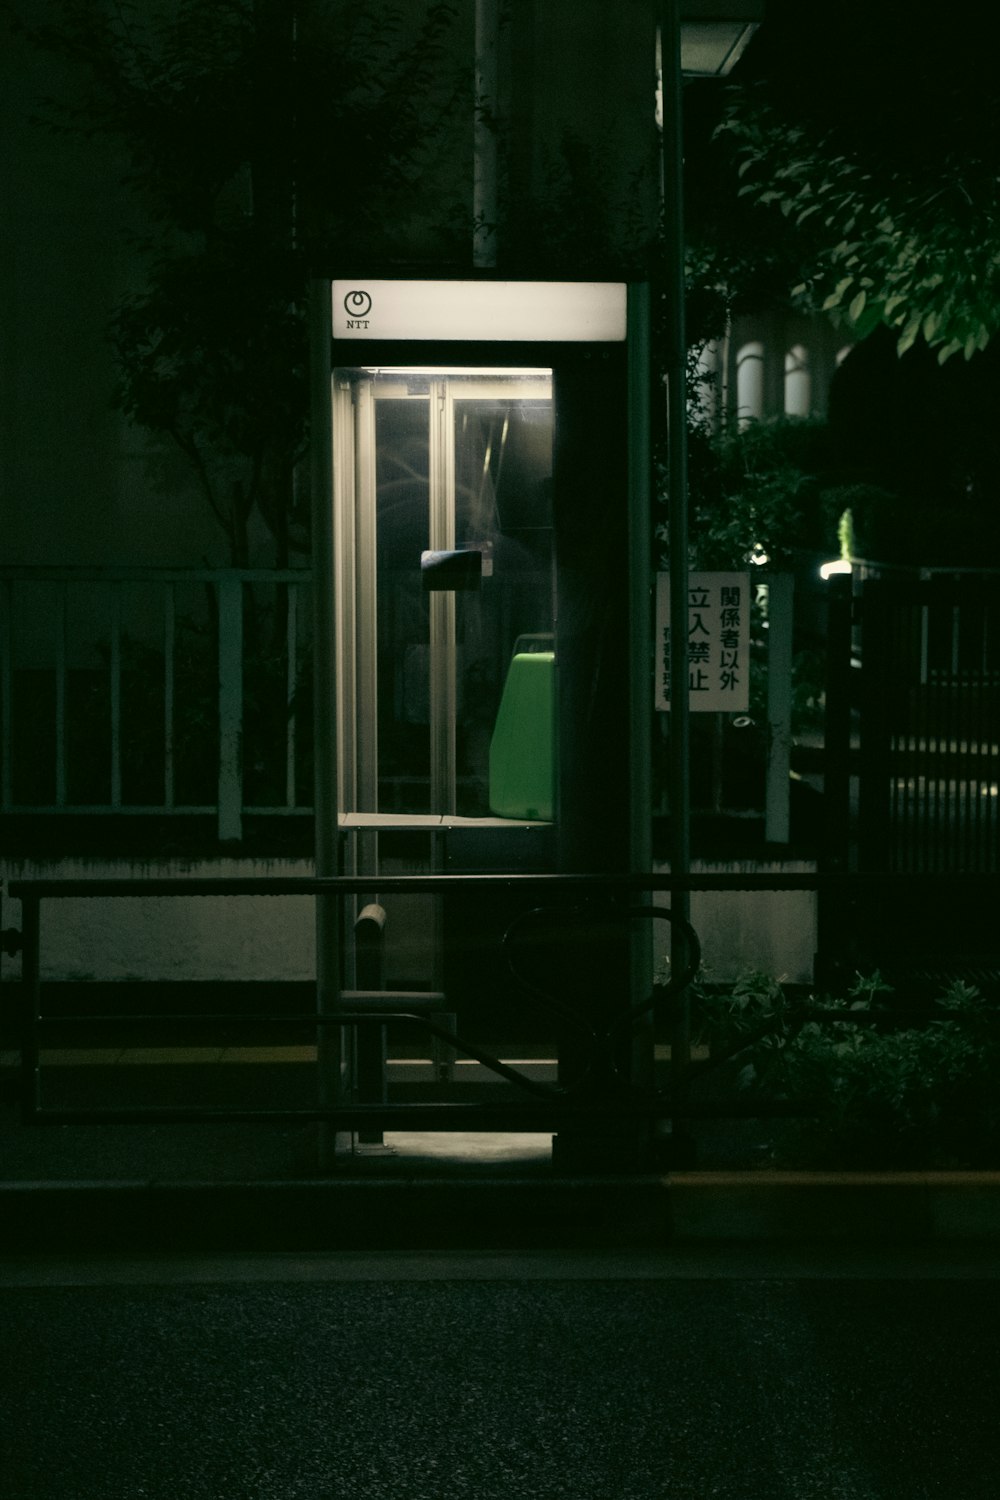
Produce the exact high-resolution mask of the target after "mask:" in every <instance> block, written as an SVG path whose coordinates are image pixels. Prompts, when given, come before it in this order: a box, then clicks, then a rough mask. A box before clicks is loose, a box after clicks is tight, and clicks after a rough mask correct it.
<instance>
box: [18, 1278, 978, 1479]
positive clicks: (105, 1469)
mask: <svg viewBox="0 0 1000 1500" xmlns="http://www.w3.org/2000/svg"><path fill="white" fill-rule="evenodd" d="M708 1253H709V1255H710V1256H714V1257H715V1264H716V1265H717V1266H718V1267H719V1270H718V1274H715V1273H713V1271H712V1264H713V1261H712V1260H711V1259H710V1260H709V1261H707V1262H706V1263H705V1264H704V1265H702V1264H700V1263H699V1260H698V1253H697V1252H696V1251H694V1250H692V1251H688V1252H685V1256H686V1258H685V1256H681V1257H680V1258H679V1259H678V1258H677V1257H676V1256H675V1257H674V1258H672V1259H671V1257H670V1256H669V1255H661V1256H660V1257H659V1258H657V1257H655V1256H653V1257H646V1258H643V1257H641V1256H640V1257H639V1258H638V1260H633V1261H632V1262H629V1261H627V1260H622V1261H616V1260H615V1258H613V1257H612V1258H605V1259H600V1258H598V1259H597V1260H590V1261H588V1260H587V1259H586V1258H584V1259H583V1260H581V1259H580V1258H579V1257H578V1258H576V1259H575V1260H574V1259H573V1258H572V1257H571V1256H570V1257H567V1256H566V1255H562V1256H560V1255H558V1254H553V1255H552V1256H545V1255H535V1256H533V1257H528V1258H526V1259H524V1260H522V1261H518V1260H517V1259H516V1258H514V1259H512V1260H503V1259H497V1258H493V1259H491V1258H490V1257H489V1256H482V1255H481V1256H479V1257H478V1258H477V1257H471V1258H470V1257H469V1256H460V1255H455V1256H448V1255H441V1256H438V1257H437V1258H435V1259H433V1260H432V1261H431V1262H430V1270H429V1271H428V1269H427V1267H428V1262H427V1261H426V1260H421V1259H420V1258H419V1257H417V1258H412V1257H411V1258H410V1259H409V1260H408V1259H407V1258H406V1257H403V1258H399V1257H397V1258H395V1259H393V1258H392V1257H378V1256H376V1257H364V1256H360V1257H359V1256H355V1257H354V1258H353V1259H352V1258H351V1257H343V1256H341V1257H339V1258H338V1257H337V1256H316V1257H304V1258H299V1259H298V1260H296V1259H295V1258H294V1257H292V1258H289V1257H284V1258H282V1257H276V1258H268V1257H258V1258H256V1259H251V1260H247V1259H246V1258H244V1259H243V1260H240V1259H239V1258H230V1259H228V1260H227V1259H225V1258H223V1259H221V1260H216V1261H213V1262H211V1263H210V1264H209V1263H204V1264H202V1265H201V1269H200V1270H199V1268H198V1263H196V1262H191V1263H184V1262H171V1261H162V1262H160V1261H157V1260H156V1259H155V1258H154V1259H147V1260H145V1261H142V1262H140V1263H138V1268H137V1267H136V1266H135V1265H133V1266H132V1267H131V1269H129V1266H128V1264H127V1263H122V1264H121V1265H120V1266H118V1265H116V1263H115V1262H113V1261H106V1262H105V1261H95V1262H93V1263H88V1264H87V1265H85V1266H83V1269H82V1270H81V1268H80V1266H76V1267H74V1264H73V1262H71V1261H70V1262H67V1261H62V1262H58V1263H56V1264H55V1266H54V1268H49V1269H45V1267H44V1265H43V1263H41V1262H39V1268H38V1269H37V1271H36V1270H35V1269H33V1268H32V1265H31V1263H30V1262H26V1261H24V1262H8V1263H7V1266H6V1272H4V1270H3V1268H2V1267H0V1287H2V1289H0V1320H2V1321H0V1327H2V1331H3V1351H4V1357H3V1360H2V1361H0V1401H2V1421H0V1476H2V1485H0V1488H2V1492H3V1494H4V1496H5V1497H6V1500H341V1497H343V1500H382V1497H395V1500H709V1497H712V1500H786V1497H789V1500H791V1497H794V1500H929V1497H932V1496H934V1497H937V1496H942V1497H944V1496H947V1497H948V1500H996V1496H997V1495H998V1494H1000V1399H998V1398H1000V1381H998V1374H1000V1299H998V1297H997V1295H996V1293H997V1281H996V1266H995V1265H994V1264H992V1263H991V1262H988V1261H985V1260H983V1261H982V1262H981V1264H980V1265H979V1267H978V1269H977V1267H976V1265H975V1264H973V1265H971V1266H966V1267H965V1268H964V1269H960V1270H959V1272H957V1273H956V1272H954V1270H953V1269H949V1268H948V1266H947V1265H946V1264H944V1263H943V1262H942V1263H940V1264H938V1265H937V1266H936V1267H934V1266H932V1267H931V1268H930V1269H929V1270H928V1269H927V1268H926V1267H919V1266H914V1265H912V1264H909V1263H908V1262H907V1261H906V1260H905V1259H902V1258H900V1259H897V1260H894V1258H893V1254H892V1252H884V1253H883V1252H879V1253H878V1255H876V1256H875V1257H874V1259H870V1260H862V1262H860V1263H857V1262H856V1263H855V1264H853V1265H852V1266H850V1267H845V1266H844V1265H839V1264H838V1261H837V1259H836V1258H835V1257H833V1258H829V1259H828V1261H827V1262H826V1263H824V1264H815V1263H814V1264H813V1265H812V1268H811V1269H807V1270H806V1272H805V1273H803V1271H802V1267H801V1265H800V1264H799V1263H798V1262H797V1261H796V1258H795V1255H794V1253H792V1252H787V1253H786V1255H785V1258H784V1260H782V1259H780V1258H779V1259H778V1260H777V1261H774V1260H772V1262H771V1264H770V1266H769V1267H764V1268H763V1269H762V1267H761V1264H760V1256H759V1254H758V1259H757V1261H756V1262H755V1261H753V1260H751V1259H749V1258H744V1260H743V1262H742V1263H737V1264H733V1263H732V1261H731V1260H730V1261H727V1262H725V1263H723V1262H720V1261H719V1257H720V1256H724V1255H725V1253H726V1252H724V1251H721V1250H719V1249H716V1250H714V1251H712V1252H708ZM706 1266H707V1270H706ZM421 1268H423V1269H421Z"/></svg>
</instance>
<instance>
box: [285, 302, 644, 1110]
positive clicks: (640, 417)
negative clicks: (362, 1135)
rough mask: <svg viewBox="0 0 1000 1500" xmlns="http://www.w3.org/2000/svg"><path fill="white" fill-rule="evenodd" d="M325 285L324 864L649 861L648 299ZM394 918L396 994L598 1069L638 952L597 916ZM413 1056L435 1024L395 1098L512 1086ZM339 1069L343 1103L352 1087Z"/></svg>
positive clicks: (409, 910)
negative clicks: (604, 1028)
mask: <svg viewBox="0 0 1000 1500" xmlns="http://www.w3.org/2000/svg"><path fill="white" fill-rule="evenodd" d="M326 285H328V286H329V288H330V291H329V303H328V304H327V306H328V308H329V313H328V314H327V315H328V316H332V343H331V355H330V367H329V377H330V390H331V401H330V444H329V446H330V454H331V462H330V466H329V471H328V478H327V479H325V480H322V481H321V483H322V484H328V488H329V503H328V504H327V506H326V507H325V509H324V510H323V511H322V513H321V514H320V515H319V516H318V517H317V518H316V519H315V521H314V524H315V525H317V527H319V528H320V529H321V530H324V529H325V531H326V534H325V536H322V535H321V536H320V537H319V538H317V539H316V542H315V551H316V557H317V559H318V567H317V584H316V586H317V587H318V588H320V587H325V588H327V589H329V590H330V592H331V594H332V606H331V609H330V612H329V625H328V629H329V631H332V635H333V645H332V648H331V650H332V660H331V668H332V674H333V677H334V678H335V682H336V689H335V697H336V715H335V723H334V722H331V724H330V726H329V729H330V732H329V735H328V736H327V741H328V742H329V743H330V744H331V745H335V746H336V752H335V753H336V772H335V775H334V774H333V772H332V770H331V772H330V774H329V776H328V778H327V781H328V783H329V784H330V785H331V786H332V785H333V784H335V786H336V806H335V808H334V807H333V805H332V802H331V803H330V804H329V805H328V806H327V807H326V808H325V809H324V807H323V806H322V804H321V795H320V794H321V792H322V789H323V788H322V785H321V786H320V788H319V789H318V797H317V804H318V805H317V817H318V819H319V820H320V822H321V824H322V823H323V821H324V819H325V821H326V824H327V825H329V826H328V827H327V828H326V830H325V832H324V829H323V828H321V829H320V836H319V848H318V869H319V872H320V873H327V874H330V873H341V874H358V875H371V876H382V877H389V876H394V875H406V874H429V873H442V874H464V873H487V874H530V873H583V872H592V873H608V872H615V871H626V870H629V869H630V868H631V869H635V868H646V869H648V853H647V852H646V851H645V850H644V847H643V838H644V836H645V829H646V827H648V821H649V801H648V792H645V793H644V782H643V776H642V774H641V772H640V773H638V774H637V771H636V766H637V764H638V763H639V762H641V759H642V756H641V753H640V754H639V755H638V757H637V753H636V745H635V743H634V739H635V737H634V736H633V733H632V727H633V725H634V723H635V716H636V705H635V701H634V697H635V694H636V693H637V692H641V693H642V694H643V695H644V708H643V712H642V713H641V714H640V715H639V717H640V720H641V722H642V724H647V723H648V717H647V715H648V708H649V703H650V702H651V697H652V690H651V682H650V681H649V675H648V674H649V667H648V657H646V658H645V659H644V660H643V661H642V662H640V663H637V662H636V660H635V657H636V651H637V648H636V618H637V617H638V619H639V620H640V621H643V620H644V618H645V614H646V603H645V597H646V596H648V579H647V580H646V581H645V582H643V581H642V580H639V589H640V592H639V593H638V594H636V592H635V586H636V582H637V580H636V578H635V576H634V575H635V570H636V566H637V563H636V558H637V557H639V556H641V557H642V564H641V565H638V566H640V571H641V567H642V566H645V565H646V563H645V553H646V551H647V550H648V547H649V534H648V525H647V522H646V521H645V519H644V517H645V515H646V510H645V509H644V507H645V506H646V504H647V502H648V472H649V471H648V446H646V445H645V438H644V433H645V423H646V413H647V411H648V386H647V382H646V365H647V363H648V361H647V360H646V357H645V354H644V352H643V351H644V349H645V344H644V341H643V340H644V334H645V327H646V324H647V322H648V318H647V316H646V311H645V300H644V291H645V289H640V291H639V293H638V294H636V293H632V294H631V295H630V289H629V288H627V287H626V286H625V285H624V284H621V283H524V282H486V281H480V282H471V281H453V282H442V281H402V280H401V281H392V280H378V279H376V280H368V279H364V278H355V279H348V280H339V279H336V280H334V281H333V282H332V285H330V284H326ZM637 298H638V299H639V300H640V301H641V302H642V306H641V307H638V308H637ZM635 329H639V330H641V336H640V334H639V333H633V330H635ZM637 341H638V343H639V347H640V353H639V357H638V358H637V354H636V343H637ZM637 433H638V434H639V438H638V439H637V437H636V434H637ZM637 447H638V449H639V459H638V465H637V459H636V449H637ZM636 496H639V497H640V500H639V501H638V513H639V514H640V515H641V517H642V518H643V519H641V520H640V521H639V523H638V524H637V522H636V515H637V502H636V498H635V497H636ZM637 530H638V532H640V533H641V538H640V539H639V540H638V541H637ZM324 558H325V559H326V563H325V564H324V562H323V559H324ZM324 567H326V568H327V569H328V572H329V577H327V578H326V579H324V577H323V570H324ZM643 589H645V591H646V596H644V594H643V592H642V590H643ZM317 618H318V619H320V620H321V621H322V619H323V615H322V612H321V613H320V615H318V617H317ZM642 628H645V627H644V625H643V626H642ZM640 639H641V629H640ZM639 650H640V652H642V651H644V650H645V647H644V646H640V648H639ZM321 680H322V677H321ZM640 683H641V686H639V685H638V684H640ZM645 700H648V701H645ZM326 709H327V710H328V711H330V712H331V713H332V705H330V704H327V705H326ZM642 738H643V732H640V733H639V739H640V740H641V739H642ZM318 743H319V744H320V745H322V743H323V735H322V734H320V736H319V740H318ZM320 781H321V783H322V782H323V777H322V776H321V777H320ZM643 795H645V798H646V800H645V805H644V807H642V808H641V809H639V811H638V818H637V806H638V804H637V797H638V798H639V799H640V800H641V798H642V796H643ZM334 822H335V824H336V830H337V832H336V836H335V840H334V835H333V832H332V825H333V824H334ZM334 842H335V844H336V848H335V849H334ZM324 849H325V850H326V853H325V854H324V852H323V851H324ZM366 900H369V898H368V897H359V898H358V899H357V907H356V910H355V915H356V914H357V912H358V911H360V910H361V909H362V908H363V906H364V903H365V901H366ZM378 905H379V907H380V908H381V909H382V911H383V912H384V913H385V922H384V926H383V927H380V928H379V932H378V935H377V944H378V949H379V952H378V963H377V966H376V968H377V973H378V976H379V982H380V984H382V985H384V987H385V988H386V989H387V990H390V991H399V992H405V993H414V992H416V993H419V992H423V991H427V992H434V993H436V994H438V995H439V996H440V997H441V998H440V999H439V1000H438V1001H437V1002H435V1003H436V1005H437V1007H438V1012H439V1013H438V1016H437V1020H438V1022H440V1023H442V1024H443V1025H444V1028H445V1029H446V1030H453V1031H456V1032H457V1033H458V1035H459V1036H460V1037H462V1038H463V1039H465V1038H471V1039H472V1040H473V1041H474V1042H475V1043H476V1045H477V1046H479V1047H482V1048H483V1049H485V1050H486V1051H487V1052H488V1053H490V1054H491V1055H492V1054H493V1053H496V1055H501V1054H502V1055H503V1057H504V1058H506V1059H509V1058H511V1057H513V1058H520V1059H525V1058H527V1059H530V1061H531V1069H529V1071H530V1072H531V1073H532V1076H533V1077H543V1076H545V1070H546V1066H548V1067H549V1068H550V1071H552V1072H553V1076H554V1073H555V1072H556V1071H557V1072H558V1075H559V1077H562V1078H565V1077H566V1076H568V1074H569V1073H571V1072H572V1069H573V1067H574V1066H577V1065H579V1066H587V1067H589V1066H590V1063H589V1062H588V1063H586V1064H584V1063H580V1061H579V1057H578V1056H577V1054H578V1052H579V1038H578V1036H577V1035H576V1031H575V1030H574V1027H575V1022H573V1021H572V1020H569V1021H567V1016H568V1014H569V1012H570V1010H571V1009H572V1008H573V1007H580V1008H581V1011H582V1013H583V1014H584V1015H586V1014H587V1013H588V1011H593V1010H594V1009H595V1008H596V1009H597V1010H601V1008H602V1007H603V1008H605V1009H606V1007H607V1006H608V1005H611V1006H614V1005H615V1004H616V1003H618V1004H624V1003H627V995H626V994H624V991H627V989H628V984H629V980H628V974H629V956H628V953H627V952H625V953H624V955H623V952H622V942H624V943H625V946H626V949H627V947H628V939H627V938H624V939H622V938H621V936H620V934H617V935H613V936H612V938H611V939H610V943H609V942H605V943H604V951H603V952H602V953H598V954H597V957H596V958H595V951H596V950H595V948H594V946H593V944H594V933H595V931H596V932H597V933H598V947H600V942H599V934H600V927H601V922H600V918H599V915H598V916H597V917H595V916H594V914H593V913H591V914H590V920H589V922H586V921H585V923H584V925H585V926H588V927H589V934H585V935H584V936H581V933H580V927H579V919H578V915H577V914H576V912H575V908H574V911H573V913H568V914H566V915H565V916H561V915H560V914H559V913H558V912H556V913H555V914H552V913H549V914H548V915H546V913H545V912H542V913H539V912H538V910H537V909H538V908H539V907H540V906H542V905H544V903H542V902H540V900H539V898H538V896H537V894H536V895H535V896H533V897H531V898H530V899H529V900H526V898H525V897H524V896H523V895H519V894H518V893H517V892H515V891H509V890H505V889H502V888H501V889H498V888H497V887H491V888H490V889H489V890H487V891H483V890H482V889H481V888H480V889H472V888H469V889H468V890H465V889H463V890H460V891H458V892H457V893H449V894H448V896H447V897H446V898H444V899H442V898H432V897H429V896H426V895H410V894H399V893H395V894H394V893H387V894H385V895H384V896H382V895H381V894H380V895H379V897H378ZM574 923H576V924H577V925H576V926H575V927H574ZM340 942H341V951H340V958H339V960H338V963H339V970H338V973H337V975H335V976H330V975H329V974H328V975H327V976H326V980H325V983H326V986H327V988H328V990H331V989H332V988H335V987H336V986H337V985H339V986H341V987H342V988H346V989H348V990H350V989H352V988H357V987H358V967H357V966H358V963H359V959H358V954H357V951H356V945H355V943H354V941H353V939H352V930H351V925H350V922H347V921H342V928H341V934H340ZM322 947H323V943H322V938H321V949H322ZM609 955H610V957H609ZM366 962H367V960H366ZM320 963H321V967H322V963H323V959H322V957H321V959H320ZM366 972H370V971H369V970H366ZM323 984H324V980H323V976H322V974H321V989H322V987H323ZM361 987H363V986H361ZM616 991H623V993H622V994H620V995H618V997H617V999H616ZM583 1030H586V1026H585V1025H584V1027H583ZM629 1046H633V1049H634V1044H633V1042H632V1041H631V1040H630V1041H629ZM394 1047H396V1048H397V1049H398V1048H399V1047H402V1048H403V1050H404V1051H405V1050H406V1048H407V1047H409V1048H410V1050H411V1051H414V1050H416V1052H417V1053H418V1054H419V1043H418V1040H417V1032H414V1035H413V1036H410V1037H407V1035H406V1028H405V1027H403V1028H402V1041H401V1042H395V1041H393V1040H390V1042H389V1066H388V1072H387V1074H386V1073H385V1071H384V1070H383V1097H384V1096H385V1095H384V1087H385V1084H384V1080H385V1078H386V1077H387V1078H388V1085H387V1086H388V1089H389V1094H390V1097H391V1096H392V1091H393V1089H397V1091H398V1088H399V1087H403V1086H404V1085H402V1084H400V1082H399V1080H400V1078H401V1077H402V1078H404V1079H405V1077H412V1078H413V1079H414V1080H418V1079H419V1078H420V1077H423V1078H424V1079H426V1080H427V1081H428V1082H429V1083H430V1084H431V1085H432V1088H436V1089H438V1090H442V1089H444V1090H447V1089H448V1088H451V1089H452V1091H453V1092H454V1090H455V1089H456V1088H459V1089H460V1091H461V1089H464V1090H465V1091H466V1094H468V1093H470V1091H471V1085H466V1084H465V1083H463V1078H466V1077H467V1078H472V1077H473V1076H474V1077H475V1078H477V1079H478V1080H479V1081H480V1085H481V1086H480V1090H479V1096H480V1097H492V1095H491V1093H490V1090H491V1089H492V1090H494V1091H498V1097H499V1093H503V1092H504V1091H506V1092H508V1093H509V1092H510V1090H511V1085H510V1084H509V1082H505V1081H504V1080H503V1079H501V1078H496V1077H493V1078H492V1079H491V1077H490V1075H489V1070H488V1069H486V1070H484V1069H483V1067H482V1066H481V1065H479V1064H475V1065H474V1066H466V1065H465V1060H463V1059H462V1057H461V1055H460V1054H459V1055H457V1056H456V1055H454V1054H453V1052H452V1051H451V1050H450V1049H449V1047H448V1046H447V1045H446V1044H442V1043H441V1040H440V1038H439V1039H438V1041H437V1042H435V1043H434V1044H433V1045H428V1046H425V1049H424V1051H425V1055H424V1057H423V1058H421V1057H420V1056H419V1055H416V1056H413V1057H411V1058H410V1068H411V1071H410V1073H409V1074H408V1073H407V1070H406V1059H400V1058H395V1059H394V1056H393V1049H394ZM574 1059H576V1060H575V1061H574ZM345 1066H346V1065H345V1064H344V1063H343V1060H342V1061H341V1075H340V1076H341V1092H340V1097H343V1096H344V1090H345V1088H346V1089H347V1093H348V1096H349V1097H358V1095H357V1091H356V1080H355V1081H353V1082H351V1081H350V1080H349V1081H348V1084H344V1082H343V1080H344V1078H345V1077H347V1074H346V1073H345V1072H344V1067H345ZM421 1066H424V1072H423V1074H421V1072H420V1069H421ZM352 1089H353V1090H354V1092H353V1093H352V1092H351V1090H352ZM514 1092H515V1094H516V1090H514ZM421 1093H422V1096H423V1097H430V1094H429V1092H428V1091H427V1090H423V1091H421V1090H420V1089H419V1088H418V1087H417V1086H416V1083H415V1084H414V1091H413V1097H420V1096H421ZM407 1097H409V1096H407ZM463 1097H464V1095H463ZM557 1133H558V1132H557ZM562 1134H563V1135H564V1136H565V1132H562Z"/></svg>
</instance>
